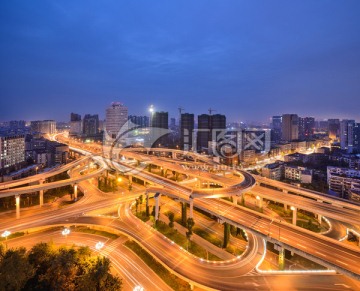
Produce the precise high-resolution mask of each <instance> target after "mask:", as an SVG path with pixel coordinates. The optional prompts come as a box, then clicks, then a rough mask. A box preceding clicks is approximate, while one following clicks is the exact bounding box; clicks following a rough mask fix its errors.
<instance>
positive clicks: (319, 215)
mask: <svg viewBox="0 0 360 291" xmlns="http://www.w3.org/2000/svg"><path fill="white" fill-rule="evenodd" d="M317 219H318V222H319V223H320V224H321V221H322V215H321V214H318V215H317Z"/></svg>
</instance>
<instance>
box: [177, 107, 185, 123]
mask: <svg viewBox="0 0 360 291" xmlns="http://www.w3.org/2000/svg"><path fill="white" fill-rule="evenodd" d="M178 109H179V127H180V125H181V113H182V112H183V111H184V110H185V109H184V108H182V107H181V106H180V107H179V108H178Z"/></svg>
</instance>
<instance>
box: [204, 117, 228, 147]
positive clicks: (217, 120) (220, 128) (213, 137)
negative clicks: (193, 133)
mask: <svg viewBox="0 0 360 291" xmlns="http://www.w3.org/2000/svg"><path fill="white" fill-rule="evenodd" d="M224 130H226V117H225V115H222V114H214V115H208V114H201V115H199V116H198V131H197V150H198V151H202V150H204V149H208V148H209V142H211V141H212V142H217V141H218V137H219V134H221V133H224V134H225V132H224Z"/></svg>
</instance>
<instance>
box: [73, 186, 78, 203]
mask: <svg viewBox="0 0 360 291" xmlns="http://www.w3.org/2000/svg"><path fill="white" fill-rule="evenodd" d="M77 194H78V184H77V183H75V184H74V200H75V201H76V200H77Z"/></svg>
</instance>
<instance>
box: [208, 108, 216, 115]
mask: <svg viewBox="0 0 360 291" xmlns="http://www.w3.org/2000/svg"><path fill="white" fill-rule="evenodd" d="M208 110H209V115H211V114H212V113H213V112H214V111H216V110H214V109H212V108H209V109H208Z"/></svg>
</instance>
